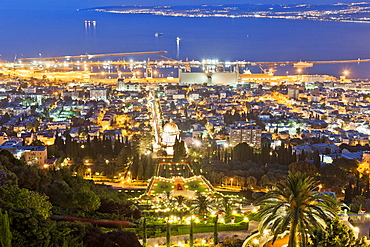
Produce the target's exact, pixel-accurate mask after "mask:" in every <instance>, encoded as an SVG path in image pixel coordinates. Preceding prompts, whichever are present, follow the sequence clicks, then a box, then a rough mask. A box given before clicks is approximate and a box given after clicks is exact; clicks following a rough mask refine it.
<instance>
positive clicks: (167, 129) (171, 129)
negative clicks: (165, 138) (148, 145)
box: [163, 122, 179, 135]
mask: <svg viewBox="0 0 370 247" xmlns="http://www.w3.org/2000/svg"><path fill="white" fill-rule="evenodd" d="M163 132H164V133H176V135H177V134H178V132H179V127H177V124H175V123H171V122H170V123H166V124H165V125H164V127H163Z"/></svg>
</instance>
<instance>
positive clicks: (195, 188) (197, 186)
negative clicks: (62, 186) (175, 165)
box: [185, 181, 207, 192]
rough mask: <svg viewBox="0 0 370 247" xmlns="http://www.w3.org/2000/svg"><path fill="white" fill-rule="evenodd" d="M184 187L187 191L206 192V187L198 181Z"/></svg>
mask: <svg viewBox="0 0 370 247" xmlns="http://www.w3.org/2000/svg"><path fill="white" fill-rule="evenodd" d="M185 186H187V188H186V189H187V190H192V191H199V192H207V189H206V187H205V186H204V185H203V184H202V183H201V182H200V181H194V182H190V183H186V184H185Z"/></svg>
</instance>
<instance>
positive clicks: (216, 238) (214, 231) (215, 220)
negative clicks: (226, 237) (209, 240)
mask: <svg viewBox="0 0 370 247" xmlns="http://www.w3.org/2000/svg"><path fill="white" fill-rule="evenodd" d="M217 224H218V214H217V215H216V218H215V219H214V225H213V245H214V246H216V245H217V244H218V225H217Z"/></svg>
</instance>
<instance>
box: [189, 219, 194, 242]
mask: <svg viewBox="0 0 370 247" xmlns="http://www.w3.org/2000/svg"><path fill="white" fill-rule="evenodd" d="M193 245H194V222H193V217H191V218H190V234H189V247H193Z"/></svg>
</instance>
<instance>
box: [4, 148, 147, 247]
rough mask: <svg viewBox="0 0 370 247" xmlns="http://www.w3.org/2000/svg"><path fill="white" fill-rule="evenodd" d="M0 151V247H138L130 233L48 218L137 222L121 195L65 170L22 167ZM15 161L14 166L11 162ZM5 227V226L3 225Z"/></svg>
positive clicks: (126, 201) (135, 239) (22, 164)
mask: <svg viewBox="0 0 370 247" xmlns="http://www.w3.org/2000/svg"><path fill="white" fill-rule="evenodd" d="M9 154H10V153H8V152H5V151H0V160H3V161H4V162H3V163H2V166H0V235H1V236H0V246H4V247H8V246H9V244H8V242H9V239H10V238H11V245H10V246H12V247H21V246H35V247H36V246H37V247H38V246H48V247H59V246H76V247H79V246H81V247H82V246H97V245H98V243H100V242H99V241H103V242H102V243H106V245H105V246H127V247H128V246H130V247H131V246H140V244H139V242H138V241H137V238H136V236H135V235H134V234H132V233H126V232H122V231H116V232H108V233H103V232H101V231H100V230H99V229H95V228H92V227H91V225H88V224H82V223H81V224H80V223H77V222H76V223H71V222H54V221H51V220H50V218H49V216H50V215H51V213H52V212H53V213H57V214H63V215H69V216H90V217H94V218H102V217H103V218H105V217H108V219H109V218H122V217H132V218H136V219H138V218H139V217H140V212H139V211H138V210H137V209H135V208H133V207H132V206H131V204H132V203H130V202H128V200H127V197H126V196H125V195H124V194H119V193H117V192H116V191H112V190H109V189H107V188H106V187H104V186H98V185H94V184H93V183H91V182H89V181H87V180H84V179H83V178H81V177H79V176H72V172H71V171H70V170H69V169H68V168H64V169H60V170H52V169H51V170H45V169H40V168H38V167H36V166H27V165H24V163H23V162H22V161H19V160H17V159H15V158H14V157H13V156H12V155H11V154H10V155H9ZM13 161H14V162H13ZM7 222H8V223H7Z"/></svg>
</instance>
